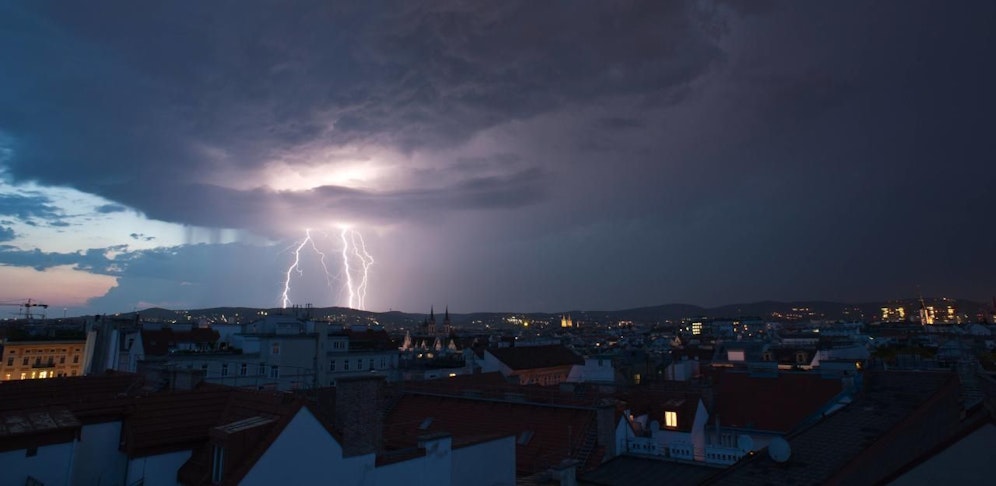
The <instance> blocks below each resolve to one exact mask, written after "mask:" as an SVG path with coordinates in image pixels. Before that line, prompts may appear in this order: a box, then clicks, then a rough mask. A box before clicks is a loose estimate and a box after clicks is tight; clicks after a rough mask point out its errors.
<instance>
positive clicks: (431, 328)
mask: <svg viewBox="0 0 996 486" xmlns="http://www.w3.org/2000/svg"><path fill="white" fill-rule="evenodd" d="M428 324H429V325H428V326H427V329H426V332H427V333H428V334H429V335H430V336H434V335H435V334H436V311H435V309H433V308H432V306H429V322H428Z"/></svg>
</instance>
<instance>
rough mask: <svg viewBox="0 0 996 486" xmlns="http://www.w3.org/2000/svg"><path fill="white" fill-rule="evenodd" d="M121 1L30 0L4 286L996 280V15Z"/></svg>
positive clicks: (485, 287) (61, 291) (884, 294)
mask: <svg viewBox="0 0 996 486" xmlns="http://www.w3.org/2000/svg"><path fill="white" fill-rule="evenodd" d="M97 3H98V4H100V7H101V8H94V4H66V3H60V2H51V3H49V2H6V3H4V4H2V5H0V65H3V66H5V69H4V74H3V75H0V301H4V302H11V301H20V300H23V299H28V298H31V299H35V300H36V301H38V302H44V303H46V304H48V305H50V306H52V307H53V308H58V309H62V308H65V309H68V312H70V313H74V314H84V313H113V312H127V311H131V310H132V309H135V308H138V309H141V308H145V307H166V308H205V307H216V306H246V307H260V308H267V307H280V306H282V305H283V306H287V305H295V304H301V305H303V304H306V303H311V304H314V305H315V306H322V307H324V306H341V305H349V303H350V302H352V303H353V305H354V306H355V307H363V308H366V309H368V310H373V311H386V310H388V309H392V308H393V309H405V310H407V311H420V310H422V309H424V308H425V307H427V306H428V305H429V304H428V303H433V302H435V303H436V304H437V308H438V306H439V305H445V304H446V303H448V304H450V305H451V308H452V307H453V306H458V308H457V309H455V310H456V311H458V312H467V311H478V310H479V311H499V310H505V309H507V310H518V311H523V312H534V311H535V312H544V311H546V312H556V311H559V310H564V309H581V308H584V309H626V308H634V307H640V306H650V305H657V304H661V303H666V302H683V303H689V304H696V305H700V306H706V307H710V306H719V305H725V304H730V303H735V302H755V301H761V300H780V301H804V300H831V301H841V302H864V301H876V300H890V299H897V298H905V297H910V296H914V295H916V294H917V292H922V293H923V294H926V295H936V296H940V295H947V296H950V297H957V298H965V299H972V300H975V301H978V302H988V301H989V299H990V297H991V296H992V295H993V294H994V293H996V274H994V273H993V272H992V270H991V268H988V267H987V266H986V265H985V263H984V262H985V261H987V258H988V257H989V256H990V255H991V254H992V252H993V251H994V250H996V246H994V245H993V243H992V242H993V241H996V225H993V224H992V212H991V209H990V208H991V207H992V203H991V202H990V200H991V199H992V198H991V195H992V193H993V183H994V182H996V164H993V163H992V162H991V159H992V155H991V154H992V153H993V152H992V148H993V147H992V142H991V132H992V128H993V123H992V121H991V113H992V112H993V109H994V108H996V106H994V105H996V99H994V97H993V95H992V94H991V88H990V86H991V85H992V84H993V83H992V81H993V79H994V68H993V66H992V64H991V63H990V62H988V61H986V59H990V58H992V57H994V55H996V32H994V31H993V29H992V28H991V25H992V24H993V21H994V20H996V6H994V5H993V4H991V3H987V2H960V3H958V4H951V5H948V4H944V5H941V4H938V3H936V2H901V3H900V2H893V3H875V4H864V3H858V2H854V3H845V4H840V3H834V4H832V5H831V4H818V3H806V4H799V3H795V2H761V3H752V4H751V7H749V8H747V7H744V6H743V5H740V4H737V3H732V2H731V3H727V2H666V3H665V2H646V3H644V2H632V3H611V4H609V3H595V2H592V3H578V4H575V5H572V6H571V8H570V9H569V10H568V9H567V8H566V7H560V8H558V6H557V5H555V4H546V3H536V2H522V3H517V2H502V3H496V4H473V3H469V4H467V3H462V2H418V3H412V2H402V3H394V2H382V3H372V4H357V5H331V4H327V3H324V2H298V3H295V4H293V5H281V6H279V7H274V6H272V5H263V4H262V3H257V2H250V3H248V4H246V3H234V4H224V3H220V2H218V3H208V4H201V3H194V2H175V3H170V4H163V5H155V6H149V5H135V4H132V3H130V2H116V1H101V2H97ZM356 235H359V236H358V238H359V239H357V236H356ZM346 245H353V246H346ZM361 249H362V250H361ZM295 262H296V263H298V265H297V266H295ZM364 271H366V272H368V273H367V274H366V277H365V278H366V279H364V274H363V273H362V272H364ZM359 292H365V293H364V294H363V295H362V296H360V295H359ZM58 314H60V315H61V314H62V312H59V313H58Z"/></svg>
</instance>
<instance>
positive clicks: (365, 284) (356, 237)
mask: <svg viewBox="0 0 996 486" xmlns="http://www.w3.org/2000/svg"><path fill="white" fill-rule="evenodd" d="M339 238H340V240H342V252H341V254H342V266H343V271H342V273H343V274H344V276H345V280H346V281H345V289H343V290H344V291H345V292H346V294H347V296H348V297H347V301H346V305H347V306H348V307H350V308H353V309H363V308H364V307H365V306H366V298H367V289H368V288H369V282H370V280H369V276H370V266H371V265H373V263H374V259H373V256H371V255H370V252H368V251H367V246H366V242H365V241H364V240H363V235H362V234H360V232H359V231H356V230H355V229H352V228H349V227H343V228H342V230H341V231H340V233H339ZM309 244H310V245H311V249H312V250H314V251H315V253H316V254H318V256H319V257H320V261H321V265H322V270H324V271H325V282H326V284H327V285H328V287H329V291H330V292H331V291H332V290H333V287H334V285H333V280H334V278H333V277H332V273H331V272H330V271H329V267H328V262H327V259H326V254H325V253H324V252H323V251H322V250H321V249H319V247H318V243H316V242H315V239H314V238H313V237H312V236H311V230H310V229H306V230H304V239H303V240H301V242H300V243H298V244H297V245H296V246H295V245H292V246H291V247H289V248H288V250H290V249H291V248H293V252H294V261H293V262H292V263H291V265H290V266H289V267H287V271H286V272H285V273H284V290H283V293H282V294H281V303H282V305H283V308H285V309H286V308H287V307H288V306H289V305H291V300H290V290H291V279H292V278H293V275H294V272H297V274H298V275H303V274H304V271H303V270H302V268H301V250H304V249H305V247H307V246H308V245H309Z"/></svg>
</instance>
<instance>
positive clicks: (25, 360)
mask: <svg viewBox="0 0 996 486" xmlns="http://www.w3.org/2000/svg"><path fill="white" fill-rule="evenodd" d="M27 365H28V358H26V357H25V358H24V359H23V360H21V366H27Z"/></svg>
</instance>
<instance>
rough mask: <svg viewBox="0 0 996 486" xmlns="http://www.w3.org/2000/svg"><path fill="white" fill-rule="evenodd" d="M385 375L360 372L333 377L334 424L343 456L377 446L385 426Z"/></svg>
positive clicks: (367, 452)
mask: <svg viewBox="0 0 996 486" xmlns="http://www.w3.org/2000/svg"><path fill="white" fill-rule="evenodd" d="M383 384H384V378H383V377H381V376H376V375H370V376H367V375H361V376H352V377H342V378H337V379H336V385H335V421H334V423H335V428H336V429H337V430H339V431H340V432H341V433H342V440H343V444H342V453H343V456H346V457H349V456H358V455H362V454H371V453H374V452H377V451H378V450H379V449H380V445H381V441H382V438H383V429H384V413H383V412H384V411H383V406H382V403H383V400H382V390H383Z"/></svg>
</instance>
